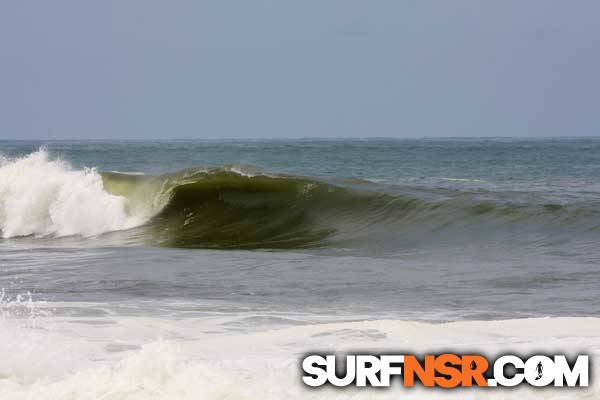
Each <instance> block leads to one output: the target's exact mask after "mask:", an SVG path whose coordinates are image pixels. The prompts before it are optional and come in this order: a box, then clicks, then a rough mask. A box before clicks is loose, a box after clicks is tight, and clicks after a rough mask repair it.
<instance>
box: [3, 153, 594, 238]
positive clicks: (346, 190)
mask: <svg viewBox="0 0 600 400" xmlns="http://www.w3.org/2000/svg"><path fill="white" fill-rule="evenodd" d="M383 186H384V188H383V189H382V185H376V184H372V183H369V182H366V181H360V180H356V179H355V180H347V181H337V182H333V181H325V180H320V179H314V178H309V177H301V176H290V175H282V174H267V173H264V172H261V170H259V169H257V168H252V167H240V166H236V167H232V166H229V167H222V168H215V169H197V168H196V169H193V168H191V169H186V170H183V171H179V172H175V173H168V174H163V175H157V176H149V175H143V174H139V173H136V174H131V173H122V172H106V173H99V172H97V171H96V170H95V169H83V170H76V169H73V168H72V167H71V166H70V165H68V164H67V163H65V162H62V161H60V160H52V159H50V158H49V156H48V154H47V153H46V152H45V151H44V150H41V151H38V152H36V153H32V154H30V155H28V156H26V157H23V158H20V159H15V160H4V161H2V163H0V230H1V232H2V236H3V237H4V238H9V237H15V236H27V235H33V236H66V235H80V236H84V237H89V236H94V235H98V234H101V233H105V232H111V231H120V230H128V229H131V228H136V229H135V230H134V231H135V233H136V235H138V236H140V237H142V238H143V240H144V241H145V242H149V243H151V244H156V245H163V246H171V247H196V248H218V249H232V248H236V249H254V248H270V249H302V248H314V247H336V248H358V247H363V248H370V249H376V250H377V249H384V250H385V249H394V248H398V247H405V246H417V245H423V244H425V245H429V244H432V243H439V242H451V241H454V240H462V241H469V240H474V239H477V240H480V239H482V238H484V239H494V240H503V239H504V238H506V237H510V238H512V239H516V240H521V241H525V240H531V241H533V242H536V243H540V242H544V243H555V241H556V240H558V239H559V238H562V239H561V240H567V239H568V238H569V237H573V234H574V233H576V234H577V235H579V236H581V235H583V234H585V233H586V232H592V233H597V232H598V229H599V227H600V214H599V212H598V210H600V207H598V204H596V203H597V202H593V201H592V202H590V201H585V202H580V203H577V202H575V203H569V204H560V203H548V202H546V201H544V200H543V199H539V198H531V194H527V193H526V194H523V193H521V194H520V195H519V196H516V195H514V196H513V197H510V196H509V197H508V198H507V196H508V195H507V194H506V193H493V192H481V191H479V192H466V191H460V190H449V189H442V188H433V189H430V190H425V189H423V188H410V187H393V186H389V185H388V186H385V185H383ZM509 195H510V194H509ZM523 197H525V199H526V201H523V199H522V198H523Z"/></svg>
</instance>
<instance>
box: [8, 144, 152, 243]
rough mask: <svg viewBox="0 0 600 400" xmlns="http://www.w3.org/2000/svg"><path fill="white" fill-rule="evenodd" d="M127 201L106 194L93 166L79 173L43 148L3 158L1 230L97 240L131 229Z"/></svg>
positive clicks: (137, 219)
mask: <svg viewBox="0 0 600 400" xmlns="http://www.w3.org/2000/svg"><path fill="white" fill-rule="evenodd" d="M126 207H127V199H126V198H124V197H122V196H116V195H112V194H110V193H108V192H106V191H105V190H104V187H103V183H102V177H101V176H100V174H99V173H98V172H97V171H96V170H95V169H94V168H86V169H81V170H77V169H74V168H73V167H72V166H70V165H69V164H68V163H66V162H64V161H61V160H58V159H51V158H50V157H49V155H48V153H47V151H45V150H43V149H42V150H39V151H37V152H34V153H31V154H29V155H27V156H25V157H22V158H16V159H7V158H2V159H0V232H1V235H2V237H4V238H10V237H15V236H28V235H35V236H48V235H54V236H68V235H81V236H86V237H87V236H94V235H98V234H101V233H104V232H109V231H115V230H123V229H128V228H132V227H134V226H137V225H139V224H141V223H143V222H144V218H143V217H142V216H136V215H129V214H128V213H127V209H126Z"/></svg>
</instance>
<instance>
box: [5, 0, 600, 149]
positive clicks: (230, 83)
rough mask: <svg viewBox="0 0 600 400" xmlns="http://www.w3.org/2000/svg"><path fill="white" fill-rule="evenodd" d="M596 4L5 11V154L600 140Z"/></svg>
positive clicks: (310, 0)
mask: <svg viewBox="0 0 600 400" xmlns="http://www.w3.org/2000/svg"><path fill="white" fill-rule="evenodd" d="M599 16H600V2H598V1H595V0H594V1H591V0H578V1H571V2H570V1H558V0H557V1H553V0H528V1H522V0H496V1H481V0H472V1H471V0H468V1H467V0H453V1H433V0H404V1H402V0H393V1H386V0H373V1H365V0H362V1H355V0H302V1H297V0H296V1H288V0H278V1H275V0H272V1H266V0H255V1H248V0H235V1H234V0H214V1H203V0H170V1H164V0H161V1H158V0H102V1H80V0H53V1H41V0H40V1H30V0H7V1H2V2H0V139H44V140H48V139H120V138H128V139H159V138H161V139H170V138H287V137H456V136H465V137H466V136H469V137H472V136H477V137H486V136H526V137H541V136H597V135H600V77H599V74H600V23H598V19H599Z"/></svg>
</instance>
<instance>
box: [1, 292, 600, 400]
mask: <svg viewBox="0 0 600 400" xmlns="http://www.w3.org/2000/svg"><path fill="white" fill-rule="evenodd" d="M74 305H75V304H69V303H64V304H62V305H61V304H54V305H53V306H56V307H57V308H56V309H57V310H60V308H61V307H62V306H67V307H72V306H74ZM47 306H51V305H50V304H48V305H47ZM77 306H78V307H89V306H93V305H84V304H78V305H77ZM97 306H101V305H100V304H99V305H97ZM246 319H247V317H244V316H242V315H237V316H236V315H228V316H227V315H213V316H206V317H202V318H185V319H170V318H160V317H125V316H123V317H114V316H107V317H96V318H92V317H47V318H37V319H36V324H35V326H34V327H33V328H34V329H32V327H31V326H30V325H31V321H29V322H27V323H24V322H23V320H21V319H14V318H0V351H1V352H2V354H4V356H3V357H0V398H1V399H3V400H12V399H15V400H17V399H23V398H27V399H52V400H63V399H64V400H67V399H69V400H72V399H111V400H125V399H127V400H138V399H139V400H152V399H156V400H163V399H164V400H177V399H182V400H183V399H186V400H187V399H189V400H192V399H194V400H196V399H208V400H210V399H255V398H256V397H257V396H258V397H260V398H261V399H265V400H268V399H398V398H403V399H404V398H406V399H422V398H432V399H440V398H442V399H446V398H450V399H563V398H565V399H567V398H569V399H571V398H573V399H579V398H581V399H592V398H598V395H599V392H598V388H597V387H595V386H594V385H593V381H592V387H590V388H587V389H576V390H570V389H544V390H532V389H530V388H527V387H523V388H519V389H510V390H497V389H485V390H483V389H482V390H469V389H465V390H456V391H443V390H424V389H420V388H413V389H410V390H409V389H403V388H402V387H400V386H399V385H396V386H394V387H393V388H390V389H387V390H370V389H356V388H354V389H352V388H349V389H344V390H337V389H333V388H331V387H330V388H323V389H318V390H314V389H307V388H306V387H303V386H302V383H301V380H300V370H299V360H300V358H301V355H302V354H305V353H306V352H310V351H324V352H330V351H334V350H336V351H339V352H347V351H357V350H368V349H374V350H373V351H374V352H381V351H382V350H384V349H387V350H390V351H393V350H405V351H413V352H416V353H421V354H423V353H425V352H427V351H434V352H435V351H436V350H438V351H439V350H444V351H446V350H449V349H451V350H453V351H457V352H461V351H463V352H469V351H473V350H481V351H484V352H485V353H486V354H491V355H493V354H496V353H497V352H502V351H510V352H517V353H518V354H528V353H530V352H532V351H535V352H543V353H554V352H565V353H567V354H573V353H576V352H581V351H585V352H587V353H588V354H590V355H592V357H593V361H592V367H593V369H594V371H593V376H597V372H598V367H597V356H596V355H595V354H597V351H598V349H600V338H599V336H598V332H599V328H600V319H597V318H543V319H521V320H511V321H481V322H454V323H447V324H430V323H422V322H414V321H400V320H375V321H355V322H341V321H340V322H329V323H323V322H322V321H321V322H319V321H318V320H315V321H312V322H311V321H310V320H309V319H303V318H297V320H298V321H300V320H303V321H304V322H305V325H297V326H287V327H276V328H274V327H272V326H263V327H262V328H260V327H256V326H252V328H250V329H248V328H244V327H243V324H242V325H235V329H231V325H230V323H231V322H235V323H238V322H242V321H244V320H246ZM259 328H260V329H259Z"/></svg>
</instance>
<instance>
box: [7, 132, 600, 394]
mask: <svg viewBox="0 0 600 400" xmlns="http://www.w3.org/2000/svg"><path fill="white" fill-rule="evenodd" d="M599 239H600V139H590V138H581V139H531V140H525V139H510V138H493V139H444V140H441V139H410V140H409V139H406V140H389V139H369V140H348V139H336V140H311V139H302V140H251V141H250V140H228V141H199V140H194V141H186V140H181V141H99V142H90V141H85V142H75V141H73V142H71V141H48V142H30V141H23V142H21V141H0V354H3V356H2V357H0V398H1V399H13V398H14V399H22V398H33V399H38V398H39V399H111V400H112V399H199V398H202V399H204V398H207V399H213V398H215V399H216V398H218V399H238V398H248V399H251V398H255V397H256V394H257V393H261V397H263V398H267V399H270V398H274V399H279V398H396V397H397V396H398V395H399V393H400V392H399V390H400V389H399V388H396V389H390V390H388V391H369V390H366V391H365V390H362V391H361V390H354V391H353V390H345V391H335V390H332V389H324V390H316V391H315V390H310V391H307V390H306V389H304V388H303V387H302V386H301V380H300V370H299V361H298V360H299V359H300V358H301V356H302V355H303V354H305V353H306V352H308V351H315V350H319V351H344V350H347V349H352V350H356V349H364V350H368V349H377V350H379V351H381V350H382V349H383V350H385V349H399V348H401V349H405V350H407V351H411V352H425V351H436V349H442V350H447V349H449V348H450V349H453V350H456V351H460V350H461V349H468V350H471V351H472V350H479V351H481V352H486V353H489V354H495V353H498V352H506V351H508V350H512V351H518V352H520V353H532V352H533V351H539V352H544V353H549V352H556V351H562V352H566V353H568V354H576V353H582V352H584V353H586V354H591V355H592V356H593V357H597V354H599V352H600V319H599V317H600V246H598V242H599ZM597 364H598V363H597V362H596V364H594V368H596V366H595V365H597ZM459 392H460V393H454V396H453V393H450V392H445V393H439V392H435V391H434V393H433V394H432V393H431V391H430V392H423V393H421V392H415V391H412V392H409V393H406V394H403V396H404V397H405V398H412V397H411V396H414V397H415V398H422V397H423V396H425V395H429V396H433V397H434V398H435V397H437V398H439V397H440V396H442V395H443V396H446V397H452V398H512V397H510V396H515V398H517V397H523V396H525V397H527V396H531V398H590V399H592V398H597V396H600V391H599V390H597V389H596V388H595V385H594V380H593V376H592V387H591V388H590V389H588V390H577V391H574V392H573V391H568V390H567V391H565V390H559V391H551V390H550V391H549V390H545V391H542V392H540V391H533V392H530V391H527V389H522V390H521V389H520V390H513V391H508V392H507V391H501V390H500V391H494V390H490V391H487V392H485V393H483V394H482V393H480V392H477V391H471V392H464V391H459Z"/></svg>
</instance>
